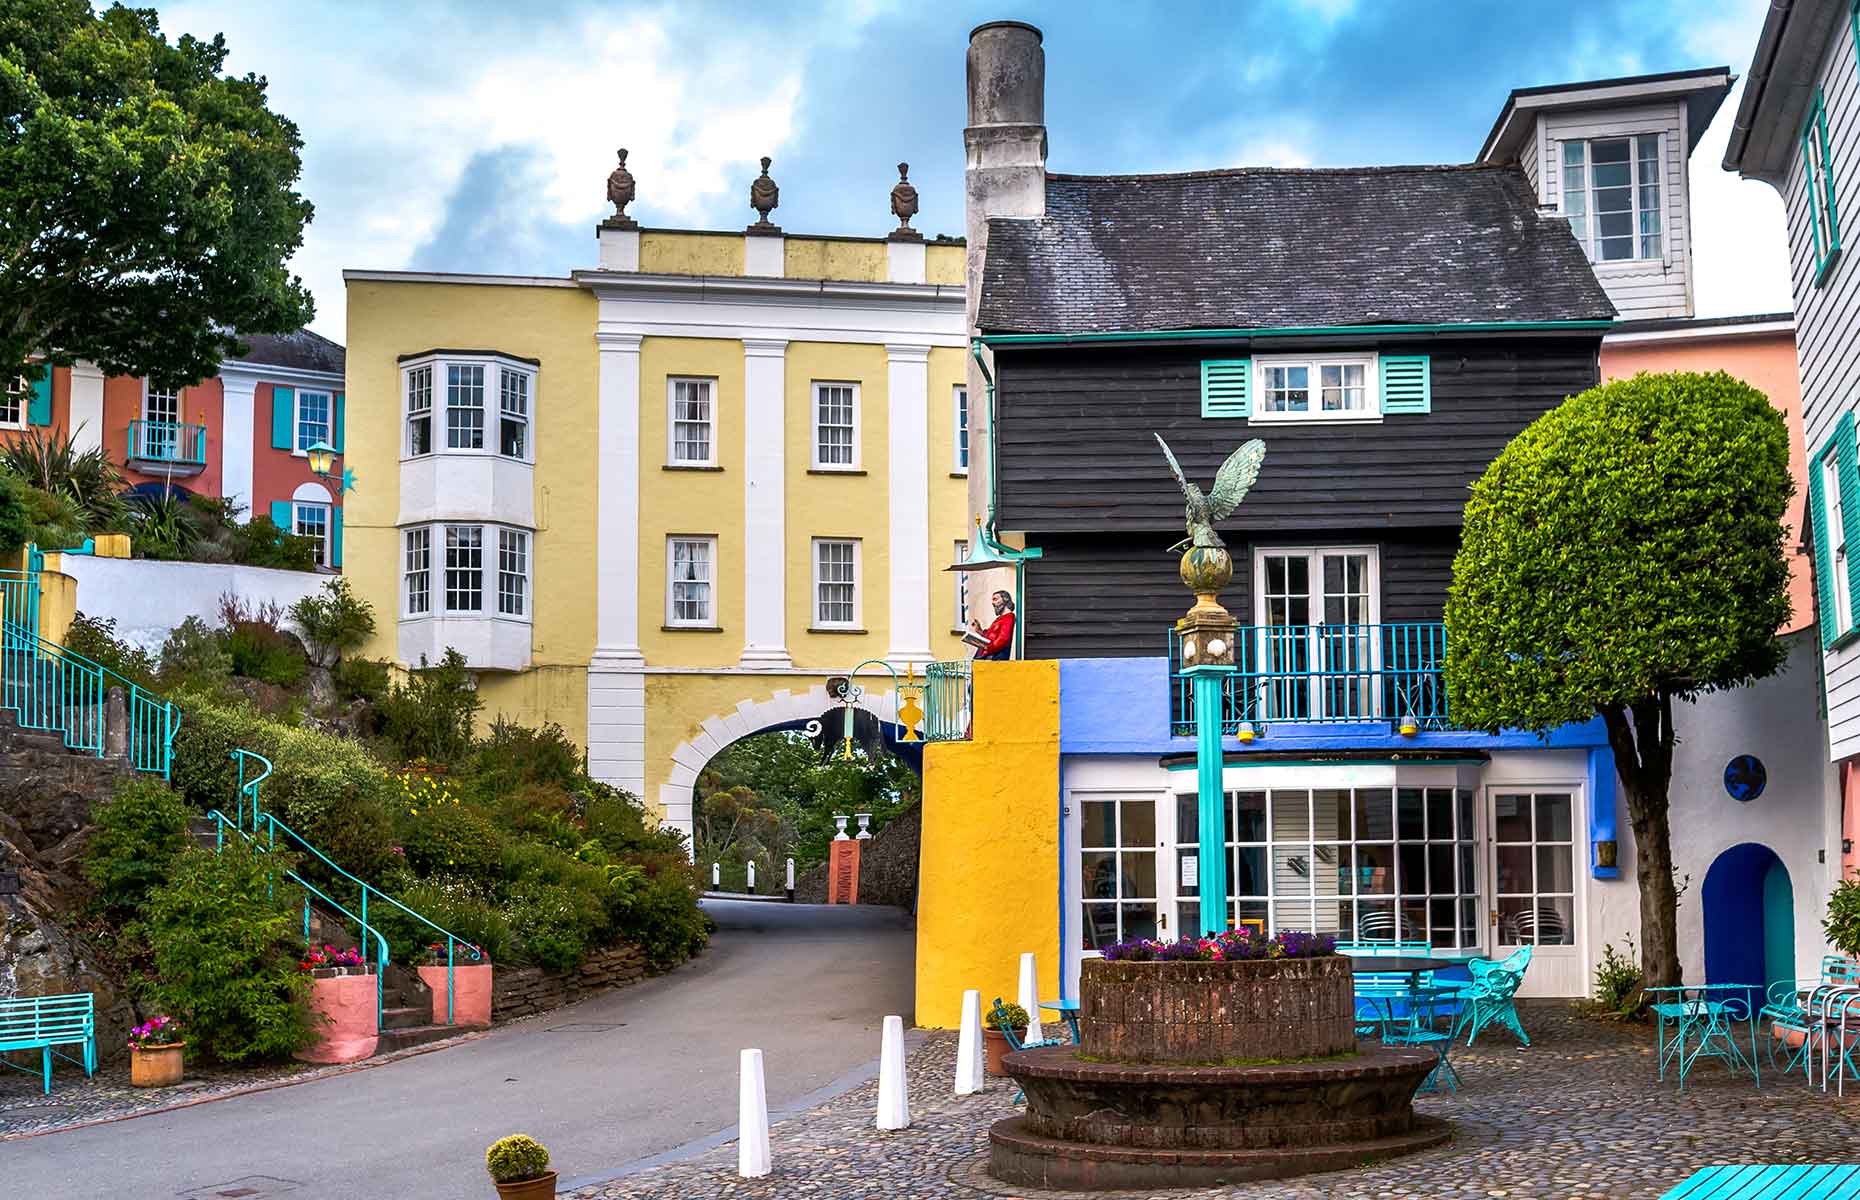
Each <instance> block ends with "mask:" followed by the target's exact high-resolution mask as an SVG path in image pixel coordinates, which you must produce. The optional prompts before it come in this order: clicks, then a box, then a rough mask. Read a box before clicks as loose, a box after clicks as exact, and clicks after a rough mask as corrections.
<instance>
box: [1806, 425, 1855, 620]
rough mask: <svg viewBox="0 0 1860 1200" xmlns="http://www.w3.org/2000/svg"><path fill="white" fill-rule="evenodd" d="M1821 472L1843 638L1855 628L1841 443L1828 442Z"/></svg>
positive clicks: (1818, 463) (1830, 561)
mask: <svg viewBox="0 0 1860 1200" xmlns="http://www.w3.org/2000/svg"><path fill="white" fill-rule="evenodd" d="M1815 469H1816V470H1818V471H1820V472H1821V508H1822V515H1823V518H1824V522H1823V524H1824V527H1825V528H1826V529H1827V533H1828V572H1829V574H1830V575H1831V576H1832V577H1833V584H1834V614H1833V615H1834V631H1835V635H1836V636H1837V637H1839V636H1844V635H1845V634H1846V633H1847V631H1848V630H1850V629H1852V628H1853V626H1854V613H1853V598H1852V596H1851V595H1850V594H1849V592H1848V590H1847V579H1848V574H1849V572H1850V570H1851V569H1852V568H1851V565H1850V563H1849V562H1848V556H1847V513H1846V512H1845V511H1844V510H1843V509H1842V507H1841V459H1840V444H1839V439H1838V438H1837V439H1834V440H1832V441H1830V442H1829V444H1828V448H1827V450H1826V452H1824V453H1823V454H1822V455H1821V457H1820V458H1819V459H1817V460H1816V463H1815Z"/></svg>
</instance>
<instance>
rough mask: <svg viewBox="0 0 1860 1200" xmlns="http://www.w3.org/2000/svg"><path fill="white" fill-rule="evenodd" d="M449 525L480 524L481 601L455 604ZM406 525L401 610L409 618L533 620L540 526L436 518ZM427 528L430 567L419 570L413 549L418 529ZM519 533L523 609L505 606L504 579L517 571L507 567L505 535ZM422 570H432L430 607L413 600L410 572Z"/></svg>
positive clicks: (427, 573)
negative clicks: (416, 606) (413, 603)
mask: <svg viewBox="0 0 1860 1200" xmlns="http://www.w3.org/2000/svg"><path fill="white" fill-rule="evenodd" d="M448 529H476V530H477V531H478V607H477V608H453V607H452V601H451V597H450V589H449V588H448V586H447V579H446V575H447V570H448V568H447V566H446V531H447V530H448ZM400 530H401V542H400V545H401V561H400V571H401V583H400V612H401V620H403V621H423V620H427V619H430V618H446V619H451V620H486V621H516V622H519V623H521V624H524V625H528V624H530V623H531V622H532V620H533V618H534V616H535V610H536V531H535V530H533V529H525V528H524V527H523V526H521V525H502V524H497V523H494V522H486V521H432V522H422V523H421V524H418V525H403V526H401V527H400ZM420 532H424V533H425V534H426V539H427V540H426V545H425V548H424V549H425V567H424V568H423V570H422V571H415V570H414V569H412V568H411V567H410V564H409V561H408V557H407V555H408V553H409V548H410V544H411V540H412V538H413V535H414V534H416V533H420ZM505 535H513V536H516V537H519V538H521V539H522V554H523V570H522V571H521V572H520V576H521V580H522V582H521V587H520V595H521V597H522V604H523V611H522V612H520V613H510V612H504V611H502V608H503V598H504V590H503V579H502V578H501V577H502V576H504V575H507V574H511V573H512V572H507V571H505V570H504V561H505V559H504V551H505V547H504V537H505ZM417 573H423V574H425V576H426V588H427V607H426V610H425V611H424V612H415V611H413V609H412V608H411V607H409V604H408V597H409V581H410V577H411V576H412V575H414V574H417Z"/></svg>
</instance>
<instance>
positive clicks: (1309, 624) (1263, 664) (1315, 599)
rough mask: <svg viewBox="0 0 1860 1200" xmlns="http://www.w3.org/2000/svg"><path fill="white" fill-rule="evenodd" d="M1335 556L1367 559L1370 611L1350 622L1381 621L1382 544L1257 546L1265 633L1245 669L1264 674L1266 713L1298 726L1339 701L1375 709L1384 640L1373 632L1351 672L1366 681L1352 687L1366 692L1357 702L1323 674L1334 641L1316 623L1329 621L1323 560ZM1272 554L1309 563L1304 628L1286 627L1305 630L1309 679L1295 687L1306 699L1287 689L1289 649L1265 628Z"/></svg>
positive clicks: (1257, 620) (1260, 624)
mask: <svg viewBox="0 0 1860 1200" xmlns="http://www.w3.org/2000/svg"><path fill="white" fill-rule="evenodd" d="M1333 555H1335V556H1343V555H1363V556H1365V557H1366V558H1367V560H1368V561H1367V563H1366V565H1365V571H1366V573H1367V575H1368V584H1369V590H1368V596H1367V599H1366V600H1365V607H1366V608H1367V610H1368V611H1367V612H1366V613H1365V614H1364V615H1365V618H1366V619H1365V620H1362V621H1353V622H1348V624H1350V625H1354V626H1379V625H1380V624H1382V562H1381V554H1380V553H1379V548H1378V547H1376V546H1309V545H1307V546H1255V547H1254V548H1253V580H1252V582H1253V624H1254V626H1255V627H1256V629H1257V630H1259V631H1261V632H1257V633H1256V634H1255V636H1254V637H1253V652H1254V654H1255V656H1256V661H1254V662H1252V663H1250V664H1245V666H1243V668H1242V669H1250V670H1252V671H1255V672H1258V673H1259V675H1260V677H1261V678H1260V682H1259V684H1258V686H1259V687H1260V688H1261V689H1262V694H1261V696H1260V698H1259V699H1260V704H1261V711H1262V712H1263V713H1265V714H1267V716H1268V719H1271V718H1272V717H1273V716H1274V715H1278V716H1279V719H1281V720H1285V721H1288V722H1291V723H1294V724H1295V723H1297V722H1298V720H1299V719H1300V718H1299V716H1298V715H1296V714H1299V713H1306V714H1312V715H1316V714H1319V713H1321V712H1329V711H1332V710H1333V709H1335V708H1336V707H1337V706H1338V702H1339V701H1340V700H1341V702H1342V703H1346V704H1347V703H1352V702H1353V703H1355V704H1356V705H1358V706H1361V707H1363V708H1364V711H1365V712H1366V713H1373V712H1374V706H1373V701H1374V696H1373V695H1371V694H1370V689H1373V688H1374V687H1376V686H1377V685H1376V682H1375V681H1376V680H1377V679H1379V678H1380V676H1379V674H1378V673H1377V672H1378V671H1379V668H1380V666H1381V661H1380V660H1381V654H1382V646H1381V639H1380V638H1378V637H1377V636H1375V635H1374V634H1373V633H1370V634H1362V635H1357V636H1358V641H1359V645H1358V647H1357V648H1359V649H1360V650H1361V652H1362V654H1363V659H1362V662H1361V664H1360V666H1358V667H1357V668H1356V669H1355V670H1354V671H1352V672H1351V673H1352V674H1360V676H1361V682H1360V683H1359V684H1358V685H1357V686H1356V687H1354V688H1351V689H1350V690H1351V691H1359V692H1361V694H1360V695H1357V696H1355V697H1354V698H1353V700H1350V699H1344V698H1341V697H1339V696H1337V695H1336V694H1334V692H1333V691H1331V690H1330V689H1332V688H1334V686H1335V684H1336V679H1335V677H1334V676H1326V675H1324V674H1322V673H1321V672H1322V671H1323V670H1324V669H1325V657H1326V655H1327V654H1328V653H1329V651H1330V650H1331V648H1332V643H1330V642H1326V641H1325V640H1324V639H1323V638H1322V637H1321V636H1320V635H1319V634H1318V632H1317V627H1318V626H1320V625H1324V624H1327V622H1326V621H1325V620H1324V599H1325V596H1326V594H1327V593H1326V592H1325V590H1324V559H1325V558H1326V557H1329V556H1333ZM1268 558H1303V559H1305V561H1306V569H1305V602H1306V607H1305V615H1306V618H1307V619H1306V621H1305V622H1304V624H1303V625H1302V626H1287V628H1299V629H1303V630H1304V633H1303V634H1302V635H1300V637H1301V639H1302V640H1303V642H1304V649H1303V654H1304V658H1303V664H1304V667H1305V669H1306V670H1307V671H1308V672H1309V678H1308V680H1307V681H1306V682H1305V683H1304V684H1292V685H1290V686H1292V687H1293V688H1295V689H1296V690H1299V691H1303V692H1305V695H1304V696H1303V697H1302V698H1300V697H1296V696H1292V695H1291V694H1290V693H1289V692H1286V691H1284V690H1283V689H1285V688H1286V687H1287V686H1288V685H1287V684H1286V683H1285V682H1284V681H1282V680H1281V678H1280V677H1279V676H1278V675H1277V674H1275V672H1277V671H1279V670H1280V669H1281V663H1280V662H1279V661H1278V659H1279V658H1280V657H1282V656H1284V655H1285V654H1286V653H1288V651H1289V648H1288V647H1287V646H1285V645H1283V644H1280V643H1278V642H1276V641H1275V638H1274V636H1273V635H1271V634H1268V633H1265V632H1263V631H1264V630H1265V629H1266V628H1267V627H1268V624H1269V622H1268V620H1267V607H1266V604H1267V595H1266V560H1267V559H1268ZM1287 636H1289V635H1287ZM1333 636H1334V635H1333ZM1345 647H1346V648H1350V644H1349V643H1346V644H1345ZM1280 714H1290V715H1280ZM1363 719H1364V720H1366V721H1367V720H1375V719H1377V718H1375V717H1374V716H1372V715H1365V716H1364V717H1363Z"/></svg>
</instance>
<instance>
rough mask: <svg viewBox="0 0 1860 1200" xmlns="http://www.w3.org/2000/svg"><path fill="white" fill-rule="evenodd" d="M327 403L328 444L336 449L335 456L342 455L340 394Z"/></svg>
mask: <svg viewBox="0 0 1860 1200" xmlns="http://www.w3.org/2000/svg"><path fill="white" fill-rule="evenodd" d="M329 403H330V429H329V431H330V439H329V444H330V445H332V446H334V447H335V448H336V453H337V454H341V453H342V426H343V420H342V393H341V392H337V393H336V394H335V396H334V397H333V398H331V400H330V402H329Z"/></svg>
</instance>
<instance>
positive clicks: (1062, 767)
mask: <svg viewBox="0 0 1860 1200" xmlns="http://www.w3.org/2000/svg"><path fill="white" fill-rule="evenodd" d="M1062 686H1063V685H1062ZM1053 807H1054V809H1055V810H1056V812H1057V814H1058V817H1059V957H1058V959H1057V960H1056V961H1057V962H1058V964H1059V965H1058V976H1057V978H1058V982H1059V998H1060V999H1061V1000H1072V999H1076V997H1074V996H1073V995H1072V993H1071V991H1070V990H1068V988H1067V986H1066V980H1067V979H1069V978H1070V977H1071V975H1072V972H1071V970H1070V969H1069V967H1070V962H1069V960H1068V959H1067V958H1066V947H1067V946H1068V945H1070V939H1068V938H1067V937H1066V910H1067V909H1068V908H1069V907H1071V906H1070V905H1068V904H1067V903H1066V891H1067V889H1066V866H1067V863H1068V862H1069V861H1070V860H1071V859H1072V855H1070V854H1067V853H1066V756H1065V755H1063V754H1061V755H1060V756H1059V803H1058V804H1056V805H1054V806H1053Z"/></svg>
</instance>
